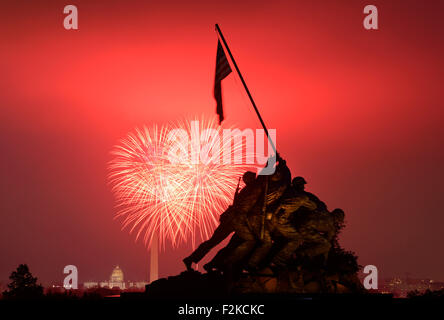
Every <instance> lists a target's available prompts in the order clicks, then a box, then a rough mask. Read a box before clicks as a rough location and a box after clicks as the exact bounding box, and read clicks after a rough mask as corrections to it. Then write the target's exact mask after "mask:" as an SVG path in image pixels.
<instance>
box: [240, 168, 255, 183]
mask: <svg viewBox="0 0 444 320" xmlns="http://www.w3.org/2000/svg"><path fill="white" fill-rule="evenodd" d="M255 179H256V173H254V172H253V171H247V172H245V173H244V175H243V176H242V181H243V182H244V183H245V184H246V185H249V184H252V183H253V182H254V180H255Z"/></svg>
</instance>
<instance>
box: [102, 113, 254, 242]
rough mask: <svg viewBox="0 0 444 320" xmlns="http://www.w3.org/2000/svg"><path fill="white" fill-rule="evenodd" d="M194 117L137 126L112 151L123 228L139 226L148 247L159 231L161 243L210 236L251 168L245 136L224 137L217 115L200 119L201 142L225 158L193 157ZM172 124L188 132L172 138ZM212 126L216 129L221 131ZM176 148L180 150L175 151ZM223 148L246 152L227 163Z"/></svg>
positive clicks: (136, 229)
mask: <svg viewBox="0 0 444 320" xmlns="http://www.w3.org/2000/svg"><path fill="white" fill-rule="evenodd" d="M191 123H192V122H180V123H176V124H169V125H167V126H164V127H160V128H159V127H157V126H154V127H152V128H151V129H147V128H146V127H144V128H143V129H135V131H134V132H133V133H130V134H128V136H127V137H126V138H125V139H122V140H121V141H120V143H119V145H117V146H116V147H115V148H114V150H113V151H112V155H113V156H114V158H113V160H112V161H111V162H110V164H109V179H110V182H111V185H112V191H113V193H114V195H115V197H116V201H117V207H118V212H117V215H116V217H117V218H122V220H123V227H122V229H123V228H127V227H128V228H130V232H136V240H137V239H138V238H139V237H141V236H143V239H144V242H145V244H146V245H147V246H148V247H149V246H150V245H151V241H152V240H153V236H154V235H155V234H157V235H158V236H159V242H160V243H159V244H160V246H161V247H165V244H166V242H167V241H170V242H171V243H172V245H173V246H177V245H178V244H179V243H180V242H182V241H183V242H187V241H189V240H191V241H192V244H193V246H194V244H195V242H196V237H197V235H199V236H200V238H201V239H207V238H208V237H209V235H210V233H211V232H212V231H213V229H214V228H215V226H216V225H217V224H218V220H219V215H220V213H221V212H223V211H224V210H225V209H226V208H227V207H228V205H230V204H231V203H232V201H233V195H234V193H235V190H236V187H237V183H238V179H239V177H240V176H241V175H242V174H243V173H244V172H245V171H246V170H247V169H251V168H252V165H251V164H250V165H247V164H245V161H244V159H245V158H246V157H247V155H246V154H245V152H242V150H243V143H242V139H230V138H228V139H225V138H224V137H223V134H222V128H221V127H220V126H218V125H217V124H216V123H215V122H213V121H202V120H201V121H198V129H199V132H200V133H201V135H200V142H201V144H202V143H203V144H205V145H206V146H207V147H209V148H208V149H209V150H211V151H212V152H213V154H215V155H216V156H220V159H221V160H220V161H218V162H215V161H213V162H210V163H208V164H204V163H202V162H201V161H197V162H196V161H193V159H196V158H193V155H194V156H196V154H197V156H198V154H199V151H196V150H193V147H192V146H191V145H192V142H189V140H188V138H189V137H192V131H193V130H195V129H196V128H195V127H192V125H191ZM173 129H181V130H182V131H181V132H185V133H186V135H187V136H188V138H187V137H184V136H183V137H182V138H186V139H172V138H171V136H170V135H169V133H170V132H171V130H173ZM207 129H214V130H215V131H214V130H213V131H211V130H207ZM208 132H213V133H214V132H217V134H218V137H216V136H215V135H211V134H209V133H208ZM219 146H220V148H219ZM224 147H226V148H224ZM172 148H175V150H176V151H178V152H179V154H181V156H180V157H179V156H176V158H174V156H173V157H172V154H175V153H174V152H173V153H172V152H171V150H172ZM219 150H229V152H230V157H231V158H233V157H234V155H235V154H236V153H237V154H242V161H241V163H240V164H236V163H233V161H230V163H224V161H222V154H221V153H222V152H219ZM239 151H240V153H239ZM218 152H219V153H218ZM172 159H173V160H176V161H171V160H172ZM178 159H180V161H177V160H178ZM197 230H198V232H197Z"/></svg>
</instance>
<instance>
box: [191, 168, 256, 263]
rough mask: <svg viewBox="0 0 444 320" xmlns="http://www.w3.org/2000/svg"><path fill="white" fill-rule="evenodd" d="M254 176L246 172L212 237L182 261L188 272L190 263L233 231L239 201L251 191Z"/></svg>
mask: <svg viewBox="0 0 444 320" xmlns="http://www.w3.org/2000/svg"><path fill="white" fill-rule="evenodd" d="M255 179H256V174H255V173H254V172H251V171H247V172H245V173H244V175H243V176H242V180H243V181H244V183H245V187H244V188H243V189H242V190H241V191H240V192H239V194H237V195H236V196H235V199H234V202H233V205H232V206H230V207H229V208H228V209H227V210H225V212H224V213H222V214H221V215H220V218H219V221H220V224H219V226H218V227H217V228H216V230H214V232H213V235H212V236H211V238H210V239H208V240H207V241H204V242H202V243H201V244H200V245H199V247H198V248H197V249H196V250H194V252H193V253H192V254H191V255H190V256H188V257H186V258H185V259H183V263H184V264H185V266H186V268H187V270H188V271H191V270H192V267H191V265H192V263H193V262H194V263H198V262H199V261H200V260H202V258H203V257H204V256H205V255H206V254H207V253H208V252H210V250H211V249H213V248H214V247H215V246H217V245H218V244H219V243H221V242H222V241H223V240H225V238H227V237H228V236H229V235H230V234H231V233H232V232H233V231H234V225H233V218H234V217H235V216H236V215H238V211H237V207H238V203H239V201H242V200H240V199H244V198H246V197H248V194H249V193H251V189H252V188H253V185H254V183H255Z"/></svg>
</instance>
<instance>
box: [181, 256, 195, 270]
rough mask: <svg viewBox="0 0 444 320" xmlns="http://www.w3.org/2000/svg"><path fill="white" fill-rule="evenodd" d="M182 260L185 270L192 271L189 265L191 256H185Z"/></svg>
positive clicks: (191, 262)
mask: <svg viewBox="0 0 444 320" xmlns="http://www.w3.org/2000/svg"><path fill="white" fill-rule="evenodd" d="M182 261H183V263H184V264H185V267H186V268H187V271H193V268H192V267H191V265H192V264H193V261H192V260H191V257H186V258H185V259H183V260H182Z"/></svg>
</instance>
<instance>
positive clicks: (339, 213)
mask: <svg viewBox="0 0 444 320" xmlns="http://www.w3.org/2000/svg"><path fill="white" fill-rule="evenodd" d="M331 214H332V215H333V218H334V219H335V220H336V221H344V216H345V215H344V210H342V209H339V208H336V209H334V210H333V211H332V212H331Z"/></svg>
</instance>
